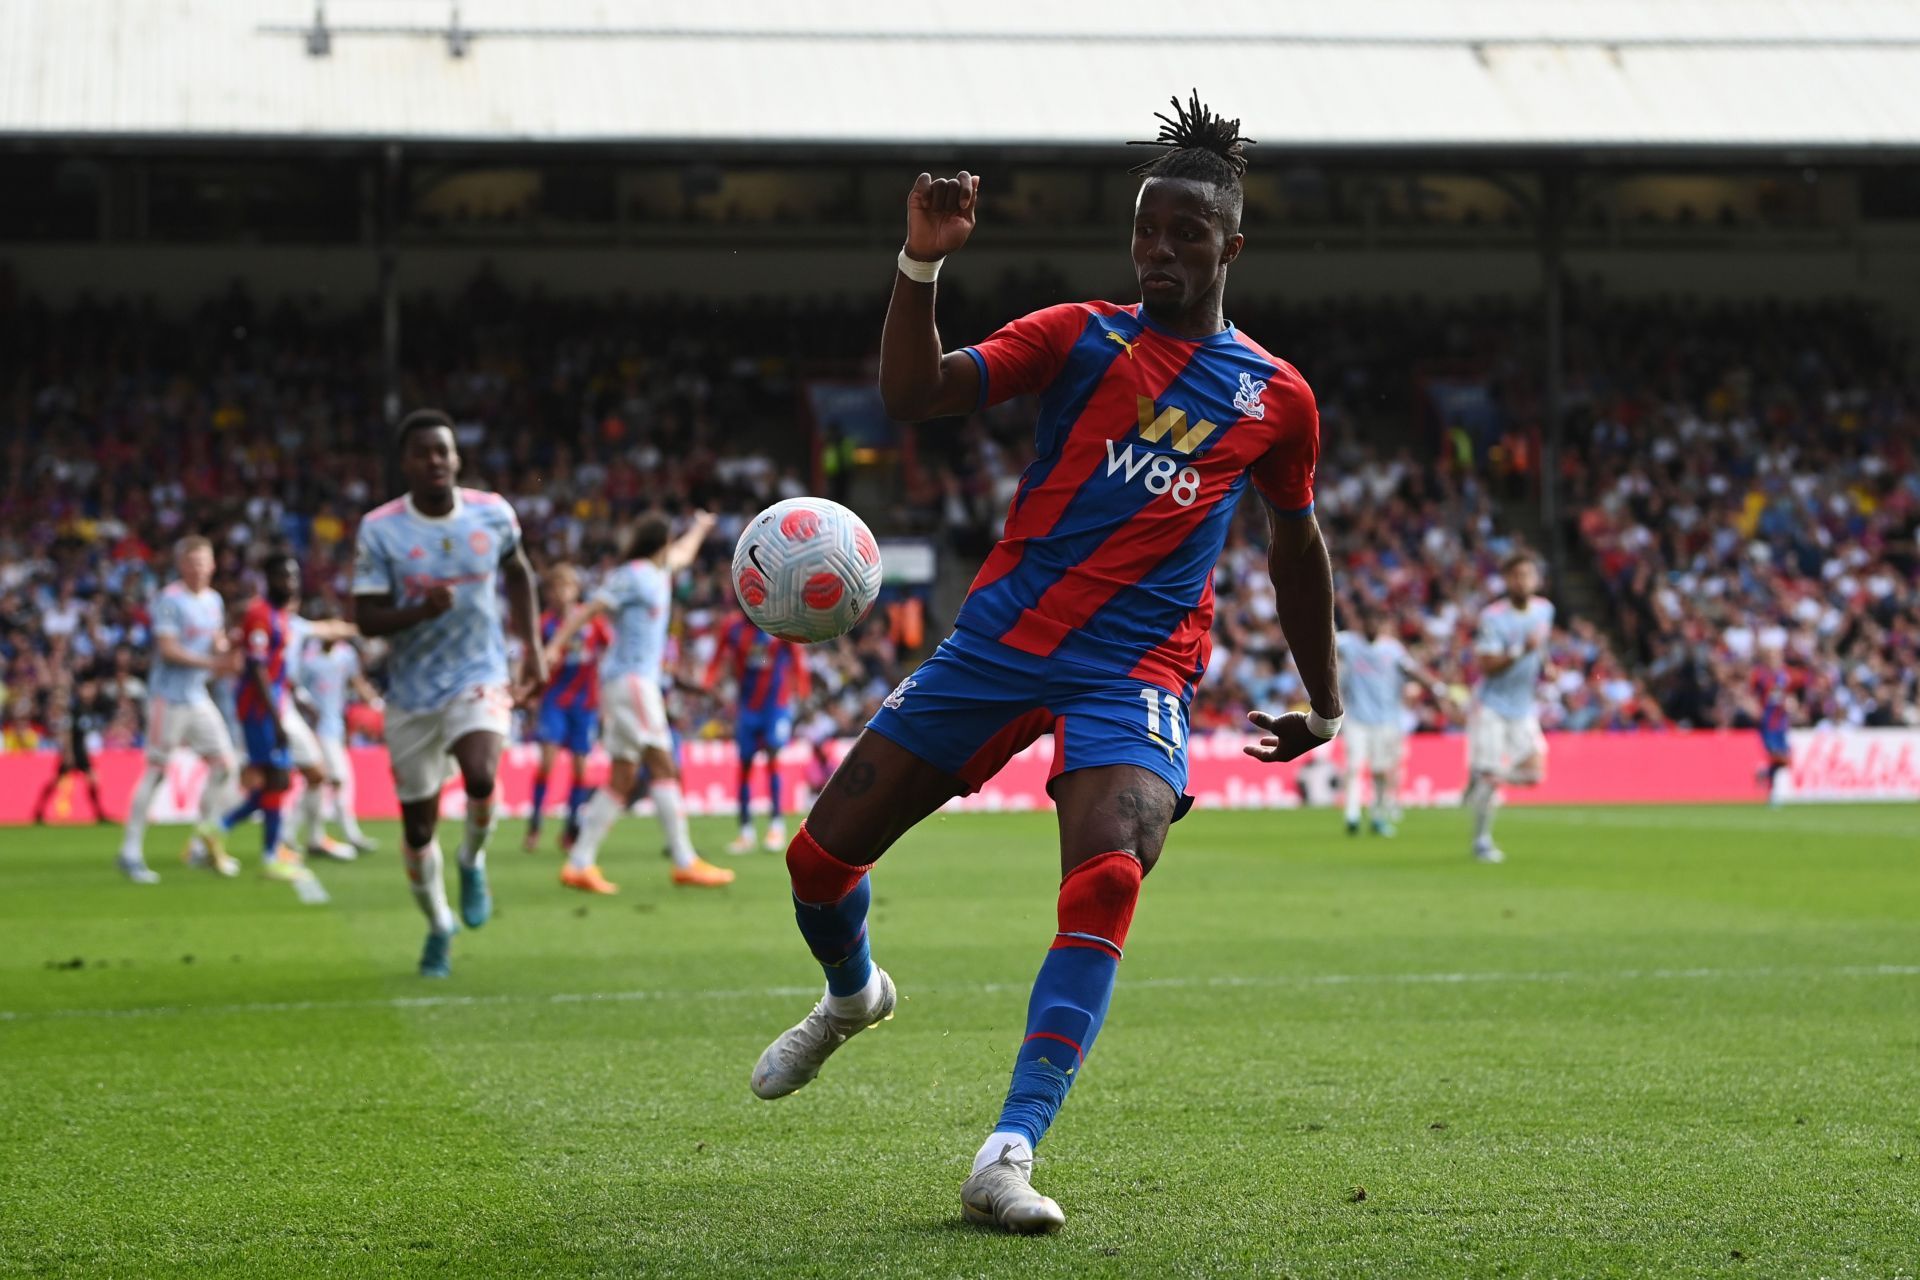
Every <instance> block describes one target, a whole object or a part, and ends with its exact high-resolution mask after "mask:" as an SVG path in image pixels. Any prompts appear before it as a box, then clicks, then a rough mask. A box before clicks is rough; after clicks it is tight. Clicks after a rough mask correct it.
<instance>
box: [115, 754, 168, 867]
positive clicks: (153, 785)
mask: <svg viewBox="0 0 1920 1280" xmlns="http://www.w3.org/2000/svg"><path fill="white" fill-rule="evenodd" d="M165 776H166V773H165V771H164V770H162V769H160V768H158V767H156V766H154V765H148V766H147V771H146V772H145V773H143V774H141V775H140V782H139V784H138V785H137V786H135V787H134V789H133V801H132V803H131V804H130V805H128V807H127V833H126V835H125V836H123V837H121V840H120V859H121V861H123V862H145V861H146V853H145V852H144V850H145V848H146V842H147V810H149V809H151V808H152V807H153V793H154V792H156V791H158V790H159V789H160V780H161V779H162V778H163V777H165Z"/></svg>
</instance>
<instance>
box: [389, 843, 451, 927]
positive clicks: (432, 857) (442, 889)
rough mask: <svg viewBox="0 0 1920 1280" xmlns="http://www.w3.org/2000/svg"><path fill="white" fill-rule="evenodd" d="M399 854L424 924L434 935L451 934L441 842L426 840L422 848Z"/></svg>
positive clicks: (407, 850) (449, 909) (404, 850)
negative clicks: (424, 917) (402, 858)
mask: <svg viewBox="0 0 1920 1280" xmlns="http://www.w3.org/2000/svg"><path fill="white" fill-rule="evenodd" d="M401 852H402V853H403V854H404V855H405V857H406V861H407V879H408V881H409V882H410V883H411V884H412V886H413V900H414V901H415V902H416V903H418V904H419V905H420V913H421V914H422V915H424V916H426V918H427V925H428V927H430V928H431V929H432V930H433V931H434V932H435V933H452V932H453V908H452V907H450V906H448V905H447V882H446V877H445V874H444V860H443V859H442V858H441V856H440V842H439V841H438V840H429V841H428V842H427V847H426V848H424V849H408V848H405V847H404V846H403V847H402V850H401Z"/></svg>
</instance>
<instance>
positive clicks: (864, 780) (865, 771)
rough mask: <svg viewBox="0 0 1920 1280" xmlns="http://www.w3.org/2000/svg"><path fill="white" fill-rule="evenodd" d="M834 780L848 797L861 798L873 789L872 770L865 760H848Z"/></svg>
mask: <svg viewBox="0 0 1920 1280" xmlns="http://www.w3.org/2000/svg"><path fill="white" fill-rule="evenodd" d="M834 778H835V779H836V780H837V781H838V782H839V783H840V789H841V790H842V791H845V792H846V793H847V794H848V795H850V796H863V795H865V794H867V792H869V791H871V790H872V789H873V778H874V768H873V765H872V764H871V763H870V762H868V761H865V760H849V761H847V763H846V764H845V765H843V766H841V768H840V771H839V772H838V773H836V774H835V775H834Z"/></svg>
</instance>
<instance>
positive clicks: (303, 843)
mask: <svg viewBox="0 0 1920 1280" xmlns="http://www.w3.org/2000/svg"><path fill="white" fill-rule="evenodd" d="M325 785H326V784H324V783H318V782H309V783H307V784H306V789H305V790H303V791H302V792H301V793H300V803H299V804H297V805H295V806H294V810H293V839H292V840H291V841H290V842H289V843H291V844H292V845H293V847H294V848H296V849H305V848H306V847H307V846H309V845H314V844H318V843H320V841H321V840H323V839H324V838H325V837H326V834H327V829H326V823H325V822H324V821H322V820H321V817H320V793H321V791H322V790H323V789H324V788H325Z"/></svg>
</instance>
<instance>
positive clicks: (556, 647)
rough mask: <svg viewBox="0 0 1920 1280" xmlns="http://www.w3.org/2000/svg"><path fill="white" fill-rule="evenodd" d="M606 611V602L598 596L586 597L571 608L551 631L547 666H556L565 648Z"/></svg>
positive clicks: (565, 650)
mask: <svg viewBox="0 0 1920 1280" xmlns="http://www.w3.org/2000/svg"><path fill="white" fill-rule="evenodd" d="M606 611H607V602H606V601H605V600H602V599H601V598H600V597H598V596H588V597H587V598H586V599H585V600H582V601H581V602H580V603H579V604H577V605H575V606H573V608H572V609H571V610H570V611H569V612H568V613H567V616H566V617H564V618H562V619H560V625H559V626H557V627H555V628H554V629H553V638H552V639H551V640H549V641H547V654H546V661H547V665H548V666H550V667H551V666H558V665H559V663H560V659H561V658H562V657H563V656H564V655H565V654H566V652H567V646H568V645H570V644H572V643H573V638H574V637H575V636H577V635H579V634H580V632H581V631H583V630H584V629H585V628H586V625H587V624H588V623H589V622H592V621H593V620H594V619H595V618H597V617H599V616H600V615H601V614H603V613H605V612H606Z"/></svg>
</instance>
